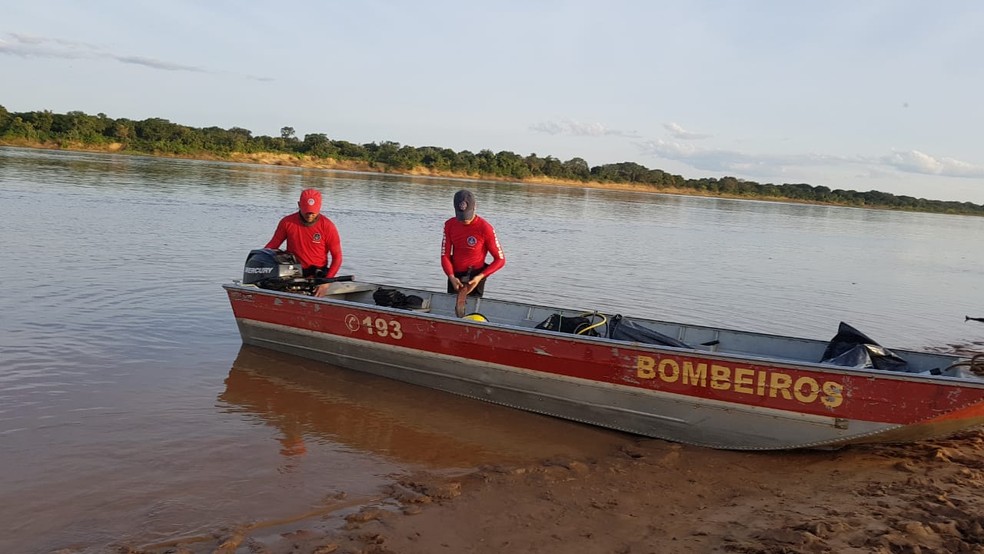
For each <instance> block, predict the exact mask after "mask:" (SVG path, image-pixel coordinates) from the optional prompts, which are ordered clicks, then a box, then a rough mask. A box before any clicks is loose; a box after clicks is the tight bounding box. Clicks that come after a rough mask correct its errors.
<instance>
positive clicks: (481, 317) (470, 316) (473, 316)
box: [462, 312, 488, 321]
mask: <svg viewBox="0 0 984 554" xmlns="http://www.w3.org/2000/svg"><path fill="white" fill-rule="evenodd" d="M462 319H470V320H472V321H488V319H487V318H486V317H485V316H484V315H482V314H480V313H477V312H476V313H473V314H468V315H466V316H464V317H463V318H462Z"/></svg>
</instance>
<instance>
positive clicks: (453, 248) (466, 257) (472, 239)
mask: <svg viewBox="0 0 984 554" xmlns="http://www.w3.org/2000/svg"><path fill="white" fill-rule="evenodd" d="M486 254H491V255H492V262H491V263H489V267H487V268H486V269H485V271H483V272H482V273H484V274H485V276H486V277H488V276H489V275H492V274H493V273H495V272H496V271H499V270H500V269H502V266H504V265H506V256H505V254H503V253H502V247H501V246H499V239H498V238H497V237H496V236H495V229H493V228H492V225H491V224H490V223H489V222H488V221H485V220H484V219H482V218H481V217H478V216H477V215H476V216H475V219H472V222H471V223H470V224H468V225H465V224H464V223H462V222H461V221H458V219H457V218H454V217H452V218H451V219H449V220H447V221H445V222H444V240H443V241H442V244H441V267H442V268H444V273H445V274H446V275H447V276H448V277H451V276H452V275H453V274H455V273H464V272H465V271H468V270H469V269H476V270H478V269H481V268H482V266H483V265H485V255H486Z"/></svg>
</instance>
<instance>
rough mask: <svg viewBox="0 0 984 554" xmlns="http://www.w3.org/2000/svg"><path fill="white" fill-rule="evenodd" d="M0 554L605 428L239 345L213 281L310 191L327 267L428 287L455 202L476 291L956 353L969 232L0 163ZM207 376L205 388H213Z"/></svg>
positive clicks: (223, 172) (788, 211) (555, 192)
mask: <svg viewBox="0 0 984 554" xmlns="http://www.w3.org/2000/svg"><path fill="white" fill-rule="evenodd" d="M0 184H2V185H0V236H2V237H3V240H2V241H0V258H2V259H3V260H5V263H6V264H7V265H5V266H4V268H5V272H4V283H3V287H2V288H0V314H2V315H0V467H3V469H4V471H3V472H0V498H2V499H3V502H0V521H2V522H3V523H4V524H5V530H6V531H7V533H6V534H0V552H50V551H52V550H57V549H58V548H67V547H70V546H72V547H77V549H78V550H80V551H87V552H102V551H105V550H106V549H107V548H106V545H108V544H111V543H112V542H113V541H115V540H119V539H126V540H128V541H129V543H130V544H148V543H151V542H158V541H165V540H167V539H168V538H173V537H175V536H188V535H194V534H196V533H208V532H210V531H212V530H214V529H216V528H218V527H222V526H234V525H237V524H241V523H242V522H247V521H265V520H270V519H275V518H279V517H291V516H294V515H296V514H302V513H306V512H308V511H310V510H312V509H322V508H324V507H325V506H326V505H328V504H326V497H331V496H332V495H334V494H335V493H337V492H345V493H347V494H348V495H349V497H350V498H366V497H371V496H372V495H373V494H375V491H377V490H378V487H379V486H380V485H381V484H383V483H386V482H388V480H389V479H391V478H392V477H391V476H392V475H394V474H399V473H400V472H404V471H409V470H412V469H413V468H418V467H426V468H432V469H445V470H454V469H455V468H466V467H471V466H474V465H477V464H483V463H499V462H509V461H522V460H526V459H529V458H530V457H541V456H551V455H555V454H559V455H562V454H572V455H573V454H575V453H579V454H585V453H590V452H592V451H593V449H596V448H606V447H607V446H608V445H609V444H610V442H609V441H619V440H625V437H624V436H623V435H619V434H617V433H610V432H607V431H601V430H597V429H591V428H585V427H582V426H579V425H576V424H573V423H568V422H559V421H555V420H552V419H549V418H545V417H541V416H537V415H535V414H526V413H521V412H515V411H513V410H509V409H506V408H502V407H498V406H492V405H487V404H484V403H481V402H478V401H473V400H469V399H464V398H459V397H455V396H450V395H447V394H444V393H437V392H434V391H428V390H425V389H420V388H417V387H413V386H410V385H404V384H401V383H395V382H389V381H385V380H382V379H379V378H375V377H370V376H363V375H359V374H357V373H351V372H346V371H343V370H338V369H336V368H331V367H323V366H321V365H320V364H315V363H313V362H310V361H306V360H301V359H297V358H292V357H289V356H286V355H282V354H275V353H271V352H264V351H257V350H252V349H248V348H241V341H240V338H239V334H238V330H237V329H236V325H235V321H234V319H233V317H232V313H231V310H230V308H229V304H228V301H227V299H226V296H225V293H224V291H223V290H222V289H221V288H220V286H219V285H220V284H221V283H224V282H228V281H231V280H232V279H236V278H239V277H241V275H242V264H243V261H244V260H245V256H246V253H247V252H248V251H249V250H250V249H252V248H256V247H259V246H262V245H263V244H265V243H266V242H267V240H269V238H270V236H271V235H272V233H273V229H274V226H275V225H276V222H277V221H278V220H279V218H280V217H281V216H283V215H284V214H286V213H288V212H290V211H292V209H293V207H294V206H296V200H297V194H298V192H299V191H300V190H301V189H303V188H305V187H310V186H313V187H318V188H320V189H321V190H322V191H323V193H324V197H325V210H326V213H328V214H329V215H330V217H331V218H332V219H333V220H334V221H335V223H336V225H337V226H338V228H339V232H340V234H341V236H342V241H343V245H344V248H345V262H344V264H343V268H342V271H343V272H344V273H346V274H355V275H356V276H358V277H360V278H362V279H364V280H368V281H373V282H392V283H394V284H403V285H407V286H414V287H421V288H426V289H432V290H440V289H443V287H444V284H445V278H444V276H443V274H442V273H441V269H440V265H439V263H438V256H439V249H440V241H441V225H442V223H443V221H444V220H445V219H447V218H448V217H450V216H451V215H452V214H451V211H452V210H451V206H450V199H451V197H452V195H453V194H454V191H455V190H457V189H459V188H462V187H463V186H467V187H470V188H473V189H475V190H476V192H477V196H478V211H479V213H481V214H482V215H483V216H485V217H486V218H487V219H489V220H490V221H491V222H492V223H493V224H494V225H495V226H496V229H497V230H498V233H499V238H500V240H501V241H502V244H503V247H504V248H505V252H506V257H507V260H508V263H507V265H506V267H505V268H504V269H503V270H502V271H501V272H499V273H497V274H496V275H494V276H493V277H492V278H491V279H490V282H489V284H488V288H487V295H489V296H491V297H495V298H502V299H509V300H518V301H532V302H536V303H538V304H546V305H558V306H565V307H571V308H583V309H586V310H594V309H597V310H601V311H604V312H608V313H624V314H635V315H639V316H648V317H653V318H659V319H668V320H684V321H688V322H693V323H698V324H700V323H703V324H712V325H723V326H728V327H735V328H746V329H750V330H756V331H762V332H771V333H779V334H793V335H799V336H806V337H811V338H820V339H828V338H830V337H832V336H833V335H834V333H835V332H836V329H837V324H838V322H839V321H842V320H843V321H847V322H848V323H851V324H852V325H854V326H855V327H858V328H859V329H861V330H862V331H864V332H865V333H867V334H868V335H870V336H872V338H874V339H876V340H878V341H880V342H882V343H883V344H885V345H886V346H888V347H891V348H923V347H939V346H942V345H946V344H951V343H967V342H974V341H977V342H979V341H980V340H981V338H982V336H984V325H980V324H978V323H976V322H969V323H968V322H965V321H964V319H963V317H964V315H970V316H984V304H982V303H981V302H982V299H984V281H982V280H981V278H980V276H981V275H982V274H984V258H982V257H981V256H979V255H978V254H977V251H976V250H974V245H976V244H979V243H982V242H984V218H973V217H950V216H942V215H932V214H907V213H898V212H886V211H871V210H860V209H846V208H833V207H826V206H809V205H796V204H779V203H766V202H748V201H736V200H721V199H712V198H689V197H677V196H666V195H647V194H639V193H632V192H617V191H603V190H586V189H578V188H566V187H548V186H531V185H518V184H496V185H490V184H488V183H478V182H462V181H448V180H443V179H433V178H426V177H401V176H392V175H377V174H357V173H343V172H333V171H324V170H314V169H302V168H289V167H264V166H252V165H243V164H231V163H217V162H200V161H189V160H168V159H159V158H150V157H135V156H121V155H101V154H83V153H71V152H45V151H35V150H24V149H11V148H0ZM230 367H231V369H230Z"/></svg>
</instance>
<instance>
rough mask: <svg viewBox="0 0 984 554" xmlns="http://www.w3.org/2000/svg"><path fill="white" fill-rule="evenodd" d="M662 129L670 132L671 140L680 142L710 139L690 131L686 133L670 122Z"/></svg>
mask: <svg viewBox="0 0 984 554" xmlns="http://www.w3.org/2000/svg"><path fill="white" fill-rule="evenodd" d="M663 127H664V128H665V129H666V130H667V131H669V132H670V135H672V136H673V138H676V139H680V140H700V139H706V138H710V137H711V136H712V135H708V134H705V133H694V132H692V131H688V130H686V129H684V128H683V127H681V126H680V125H679V124H677V123H673V122H672V121H671V122H669V123H664V124H663Z"/></svg>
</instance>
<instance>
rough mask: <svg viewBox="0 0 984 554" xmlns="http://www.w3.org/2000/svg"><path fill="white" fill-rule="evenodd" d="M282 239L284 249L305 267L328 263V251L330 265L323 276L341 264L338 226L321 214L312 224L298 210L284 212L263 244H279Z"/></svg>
mask: <svg viewBox="0 0 984 554" xmlns="http://www.w3.org/2000/svg"><path fill="white" fill-rule="evenodd" d="M285 240H286V241H287V251H288V252H290V253H291V254H294V255H295V256H297V258H298V259H299V260H301V264H302V265H303V266H304V267H305V268H308V267H310V266H315V267H324V266H327V265H328V256H329V255H331V265H330V266H328V272H327V274H326V275H325V276H326V277H334V276H335V274H336V273H338V270H339V268H341V267H342V241H341V240H340V239H339V238H338V229H336V228H335V224H334V223H332V222H331V220H330V219H328V218H327V217H325V216H324V215H319V216H318V219H316V220H315V221H314V223H312V224H311V225H305V222H304V220H302V219H301V216H300V214H299V213H297V212H294V213H292V214H290V215H287V216H284V218H283V219H281V220H280V223H278V224H277V230H276V231H275V232H274V233H273V238H272V239H270V242H268V243H267V245H266V247H267V248H280V245H281V244H283V242H284V241H285Z"/></svg>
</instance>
